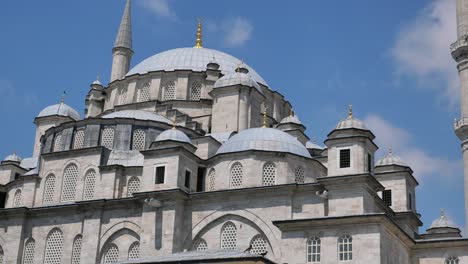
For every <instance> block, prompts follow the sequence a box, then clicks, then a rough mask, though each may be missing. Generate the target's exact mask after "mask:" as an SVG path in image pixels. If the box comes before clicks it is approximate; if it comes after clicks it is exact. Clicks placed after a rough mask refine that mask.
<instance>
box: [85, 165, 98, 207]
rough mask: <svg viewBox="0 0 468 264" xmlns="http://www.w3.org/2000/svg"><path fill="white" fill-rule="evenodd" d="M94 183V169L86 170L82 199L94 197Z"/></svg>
mask: <svg viewBox="0 0 468 264" xmlns="http://www.w3.org/2000/svg"><path fill="white" fill-rule="evenodd" d="M95 185H96V171H95V170H89V171H88V172H86V176H85V181H84V191H83V200H91V199H93V198H94V187H95Z"/></svg>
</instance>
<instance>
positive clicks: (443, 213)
mask: <svg viewBox="0 0 468 264" xmlns="http://www.w3.org/2000/svg"><path fill="white" fill-rule="evenodd" d="M440 218H442V219H444V218H445V210H444V208H442V209H440Z"/></svg>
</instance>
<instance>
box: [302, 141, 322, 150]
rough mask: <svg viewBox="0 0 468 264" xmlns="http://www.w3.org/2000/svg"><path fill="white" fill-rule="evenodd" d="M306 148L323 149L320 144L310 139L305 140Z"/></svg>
mask: <svg viewBox="0 0 468 264" xmlns="http://www.w3.org/2000/svg"><path fill="white" fill-rule="evenodd" d="M306 148H308V149H324V148H323V147H322V146H319V145H318V144H317V143H315V142H312V141H307V142H306Z"/></svg>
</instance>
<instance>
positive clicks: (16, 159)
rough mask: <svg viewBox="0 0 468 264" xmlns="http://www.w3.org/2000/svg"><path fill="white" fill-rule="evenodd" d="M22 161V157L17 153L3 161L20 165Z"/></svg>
mask: <svg viewBox="0 0 468 264" xmlns="http://www.w3.org/2000/svg"><path fill="white" fill-rule="evenodd" d="M22 160H23V159H22V158H21V157H20V156H18V155H16V153H13V154H11V155H8V156H6V158H4V159H3V161H5V162H6V161H10V162H18V163H20V162H21V161H22Z"/></svg>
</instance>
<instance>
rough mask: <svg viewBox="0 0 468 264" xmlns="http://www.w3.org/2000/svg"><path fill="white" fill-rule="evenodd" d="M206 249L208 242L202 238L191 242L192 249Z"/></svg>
mask: <svg viewBox="0 0 468 264" xmlns="http://www.w3.org/2000/svg"><path fill="white" fill-rule="evenodd" d="M207 249H208V244H207V243H206V241H205V239H203V238H200V239H198V240H197V241H195V243H193V250H195V251H205V250H207Z"/></svg>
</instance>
